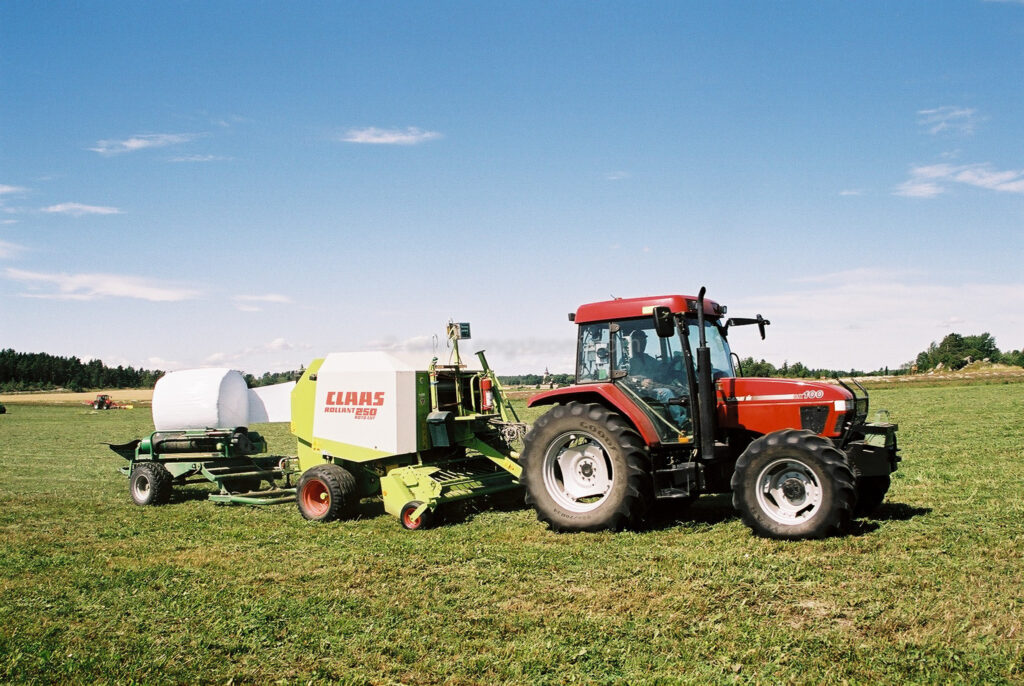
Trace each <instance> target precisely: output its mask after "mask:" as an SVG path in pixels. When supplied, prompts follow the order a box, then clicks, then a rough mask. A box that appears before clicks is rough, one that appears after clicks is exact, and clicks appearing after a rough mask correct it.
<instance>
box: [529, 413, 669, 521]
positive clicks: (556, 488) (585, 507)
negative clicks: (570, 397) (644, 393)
mask: <svg viewBox="0 0 1024 686" xmlns="http://www.w3.org/2000/svg"><path fill="white" fill-rule="evenodd" d="M522 464H523V475H522V482H523V485H525V486H526V502H527V504H528V505H532V506H533V508H534V509H535V510H536V511H537V519H539V520H540V521H542V522H546V523H547V524H548V526H550V527H551V528H552V529H553V530H554V531H601V530H604V529H610V530H613V531H617V530H619V529H622V528H624V527H627V526H636V525H637V524H639V522H640V521H641V520H642V519H643V517H644V515H645V514H647V511H648V510H649V509H650V507H651V502H652V501H653V487H652V482H651V474H650V466H649V465H650V461H649V458H648V455H647V449H646V446H645V445H644V442H643V440H642V439H641V438H640V435H639V434H637V432H636V431H635V430H634V429H633V427H632V426H630V425H629V423H627V422H626V420H625V419H623V417H622V416H621V415H619V414H617V413H615V412H611V411H609V410H608V409H607V408H605V407H603V406H601V405H596V404H585V403H577V402H571V403H569V404H567V405H557V406H555V407H554V408H552V409H551V410H549V411H548V412H547V413H546V414H544V415H543V416H542V417H541V418H540V419H538V420H537V421H536V423H535V424H534V425H533V429H531V431H530V433H528V434H527V435H526V438H525V439H524V447H523V457H522Z"/></svg>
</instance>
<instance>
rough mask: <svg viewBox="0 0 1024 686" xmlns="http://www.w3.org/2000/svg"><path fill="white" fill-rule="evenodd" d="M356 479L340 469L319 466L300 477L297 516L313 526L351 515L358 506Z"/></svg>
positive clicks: (342, 468)
mask: <svg viewBox="0 0 1024 686" xmlns="http://www.w3.org/2000/svg"><path fill="white" fill-rule="evenodd" d="M357 490H358V489H357V485H356V479H355V477H354V476H352V474H351V472H349V471H348V470H347V469H345V468H344V467H341V466H339V465H336V464H331V463H329V464H320V465H317V466H315V467H311V468H309V469H307V470H306V471H305V472H303V473H302V476H301V477H300V478H299V486H298V489H297V494H298V497H297V498H296V502H297V503H298V505H299V512H301V513H302V516H303V517H305V518H306V519H309V520H311V521H314V522H330V521H333V520H335V519H341V518H342V517H346V516H349V515H351V514H352V513H353V512H354V511H355V509H356V506H357V505H358V504H359V496H358V493H357Z"/></svg>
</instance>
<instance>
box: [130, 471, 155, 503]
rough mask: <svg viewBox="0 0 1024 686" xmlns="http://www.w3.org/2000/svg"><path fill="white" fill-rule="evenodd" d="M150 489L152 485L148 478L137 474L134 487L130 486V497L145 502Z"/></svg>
mask: <svg viewBox="0 0 1024 686" xmlns="http://www.w3.org/2000/svg"><path fill="white" fill-rule="evenodd" d="M151 488H152V484H151V483H150V482H149V477H148V476H146V475H145V474H139V475H138V476H136V477H135V485H134V486H132V495H134V496H135V499H136V500H145V499H146V498H148V497H149V491H150V489H151Z"/></svg>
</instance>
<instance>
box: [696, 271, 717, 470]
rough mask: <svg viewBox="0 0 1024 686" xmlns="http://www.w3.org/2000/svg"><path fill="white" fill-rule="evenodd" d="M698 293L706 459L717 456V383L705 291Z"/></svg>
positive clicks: (699, 375) (702, 446)
mask: <svg viewBox="0 0 1024 686" xmlns="http://www.w3.org/2000/svg"><path fill="white" fill-rule="evenodd" d="M706 291H707V288H705V287H704V286H701V287H700V293H698V294H697V331H698V335H699V337H700V338H699V340H700V345H699V346H697V392H698V397H697V403H698V405H699V406H700V456H701V459H704V460H713V459H714V458H715V384H714V380H713V379H712V378H711V349H710V348H708V341H707V336H706V335H705V333H704V293H705V292H706Z"/></svg>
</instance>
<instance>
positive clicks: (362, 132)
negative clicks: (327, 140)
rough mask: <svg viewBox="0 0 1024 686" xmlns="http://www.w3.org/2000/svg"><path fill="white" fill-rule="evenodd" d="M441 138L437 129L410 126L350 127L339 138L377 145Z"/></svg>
mask: <svg viewBox="0 0 1024 686" xmlns="http://www.w3.org/2000/svg"><path fill="white" fill-rule="evenodd" d="M438 138H441V134H440V133H438V132H437V131H423V130H421V129H418V128H416V127H415V126H410V127H408V128H406V129H378V128H377V127H375V126H371V127H369V128H365V129H349V130H348V131H346V132H345V133H344V134H342V135H341V137H340V138H339V140H341V141H342V142H344V143H371V144H376V145H417V144H419V143H425V142H426V141H432V140H436V139H438Z"/></svg>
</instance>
